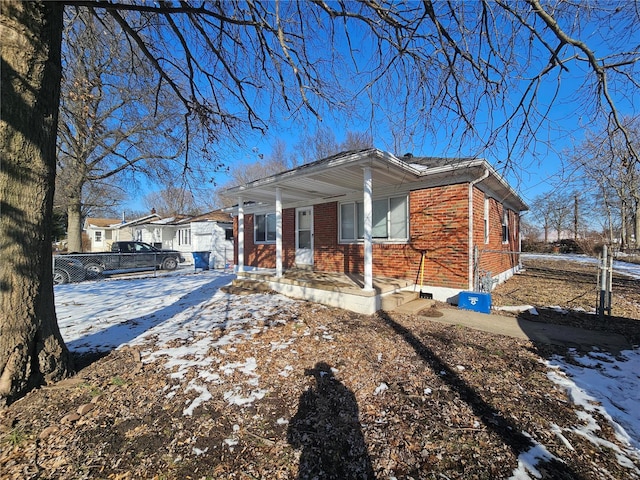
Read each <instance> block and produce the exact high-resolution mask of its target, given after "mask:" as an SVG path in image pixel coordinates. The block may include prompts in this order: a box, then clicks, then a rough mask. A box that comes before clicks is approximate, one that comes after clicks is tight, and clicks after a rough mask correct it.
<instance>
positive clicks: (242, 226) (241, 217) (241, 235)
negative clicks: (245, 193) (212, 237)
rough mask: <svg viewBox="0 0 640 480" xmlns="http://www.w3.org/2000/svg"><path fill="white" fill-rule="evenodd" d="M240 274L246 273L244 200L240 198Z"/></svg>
mask: <svg viewBox="0 0 640 480" xmlns="http://www.w3.org/2000/svg"><path fill="white" fill-rule="evenodd" d="M238 272H244V200H243V199H242V197H238Z"/></svg>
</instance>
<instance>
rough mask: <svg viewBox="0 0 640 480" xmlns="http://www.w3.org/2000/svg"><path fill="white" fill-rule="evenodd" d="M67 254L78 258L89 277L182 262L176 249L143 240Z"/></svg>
mask: <svg viewBox="0 0 640 480" xmlns="http://www.w3.org/2000/svg"><path fill="white" fill-rule="evenodd" d="M67 256H69V257H73V258H77V259H78V260H80V262H82V265H84V268H85V270H86V271H87V275H88V276H89V277H96V276H98V275H101V274H102V273H103V272H108V271H114V270H116V271H121V270H124V271H134V270H149V269H155V268H162V269H165V270H175V269H176V268H177V267H178V263H181V262H184V258H183V257H182V255H181V254H180V252H178V251H177V250H161V249H158V248H156V247H154V246H153V245H149V244H148V243H144V242H113V243H112V244H111V251H110V252H103V253H99V252H98V253H95V252H93V253H71V254H68V255H67Z"/></svg>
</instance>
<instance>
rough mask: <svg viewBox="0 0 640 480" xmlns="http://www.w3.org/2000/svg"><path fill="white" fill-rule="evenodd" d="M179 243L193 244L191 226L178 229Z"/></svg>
mask: <svg viewBox="0 0 640 480" xmlns="http://www.w3.org/2000/svg"><path fill="white" fill-rule="evenodd" d="M178 245H191V228H180V229H178Z"/></svg>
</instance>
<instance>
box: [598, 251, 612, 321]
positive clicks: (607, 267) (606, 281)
mask: <svg viewBox="0 0 640 480" xmlns="http://www.w3.org/2000/svg"><path fill="white" fill-rule="evenodd" d="M598 284H599V286H600V294H599V296H598V316H599V317H600V318H601V319H602V318H604V315H605V313H606V314H607V315H609V316H611V290H612V285H613V255H608V252H607V246H606V245H604V246H603V247H602V256H601V257H600V268H599V274H598Z"/></svg>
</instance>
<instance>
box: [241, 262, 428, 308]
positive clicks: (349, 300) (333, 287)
mask: <svg viewBox="0 0 640 480" xmlns="http://www.w3.org/2000/svg"><path fill="white" fill-rule="evenodd" d="M258 284H263V285H264V284H267V285H268V286H269V288H270V289H271V290H275V291H276V292H279V293H282V294H283V295H287V296H290V297H293V298H298V299H302V300H309V301H312V302H317V303H321V304H324V305H329V306H332V307H338V308H344V309H346V310H352V311H354V312H358V313H364V314H373V313H375V312H376V311H378V310H381V309H382V310H396V309H397V308H398V307H400V306H401V305H404V304H407V303H409V302H412V301H413V300H416V299H418V297H419V293H418V292H414V291H412V289H411V287H412V286H413V282H411V281H408V280H402V279H397V278H388V277H374V278H373V290H371V291H366V290H363V289H362V287H363V285H364V278H363V276H362V275H357V274H344V273H332V272H318V271H312V270H304V269H297V268H296V269H289V270H286V271H285V272H283V275H282V276H281V277H277V276H276V273H275V270H273V269H260V270H251V271H247V272H238V274H237V278H236V279H235V280H234V281H233V285H234V286H238V287H243V288H248V289H252V288H254V287H256V286H257V285H258ZM420 300H422V302H421V303H420V304H419V305H415V307H416V308H417V307H420V309H424V308H427V307H430V306H431V304H432V302H430V301H427V300H424V299H420ZM405 308H407V307H405Z"/></svg>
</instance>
